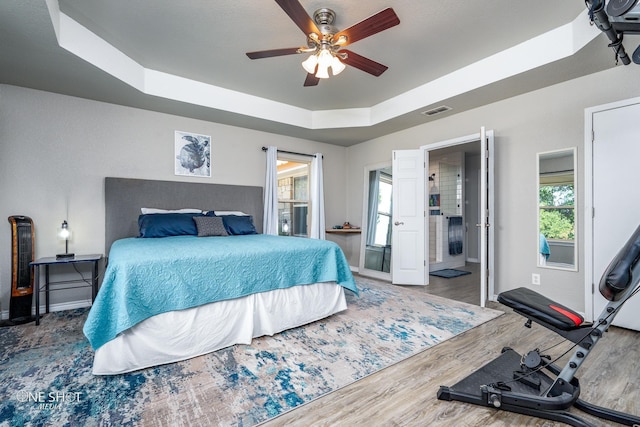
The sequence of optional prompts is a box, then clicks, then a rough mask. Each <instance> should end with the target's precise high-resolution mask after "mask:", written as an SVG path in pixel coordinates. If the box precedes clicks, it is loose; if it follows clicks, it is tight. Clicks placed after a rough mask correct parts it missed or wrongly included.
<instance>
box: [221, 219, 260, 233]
mask: <svg viewBox="0 0 640 427" xmlns="http://www.w3.org/2000/svg"><path fill="white" fill-rule="evenodd" d="M221 218H222V222H223V223H224V228H226V229H227V233H229V234H231V235H240V234H258V232H257V231H256V227H255V226H254V225H253V217H252V216H250V215H243V216H239V215H224V216H222V217H221Z"/></svg>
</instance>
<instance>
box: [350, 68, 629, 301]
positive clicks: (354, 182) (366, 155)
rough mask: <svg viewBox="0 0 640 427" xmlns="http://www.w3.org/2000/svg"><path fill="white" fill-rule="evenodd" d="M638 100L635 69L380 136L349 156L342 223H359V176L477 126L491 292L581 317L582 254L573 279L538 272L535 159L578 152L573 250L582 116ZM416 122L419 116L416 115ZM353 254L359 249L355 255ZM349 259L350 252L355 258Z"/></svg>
mask: <svg viewBox="0 0 640 427" xmlns="http://www.w3.org/2000/svg"><path fill="white" fill-rule="evenodd" d="M637 96H640V68H639V67H638V66H634V65H630V66H618V67H616V68H614V69H612V70H608V71H604V72H601V73H597V74H593V75H590V76H586V77H583V78H580V79H575V80H572V81H569V82H566V83H562V84H558V85H554V86H551V87H548V88H544V89H541V90H538V91H534V92H530V93H527V94H524V95H521V96H517V97H514V98H510V99H507V100H504V101H500V102H496V103H493V104H489V105H486V106H483V107H480V108H476V109H474V110H470V111H467V112H464V113H460V114H455V111H452V112H450V113H447V114H450V115H449V116H448V117H444V118H442V119H439V120H436V121H434V122H431V123H426V124H424V125H420V126H416V127H414V128H411V129H407V130H404V131H401V132H397V133H394V134H392V135H387V136H383V137H380V138H377V139H374V140H371V141H368V142H366V143H362V144H358V145H355V146H352V147H349V148H348V149H347V160H348V164H349V170H348V176H347V181H346V182H347V185H348V188H347V217H348V218H349V219H351V220H352V221H355V220H357V219H359V218H361V217H362V188H363V185H364V183H363V169H364V167H365V165H368V164H375V163H379V162H383V161H388V160H389V159H390V158H391V151H392V150H394V149H415V148H418V147H420V146H423V145H428V144H433V143H436V142H439V141H445V140H449V139H453V138H457V137H461V136H466V135H471V134H476V133H478V132H479V131H480V127H481V126H485V127H486V128H487V129H493V130H494V131H495V164H496V170H495V180H496V182H495V195H496V212H495V222H496V223H495V224H492V225H493V227H494V232H495V236H496V256H495V269H496V271H495V278H496V292H500V291H504V290H507V289H512V288H515V287H518V286H531V285H530V284H531V274H532V273H538V274H540V276H541V285H540V287H538V288H536V289H538V290H539V291H540V292H543V293H544V294H546V295H547V296H549V297H550V298H553V299H557V300H558V301H559V302H561V303H564V304H566V305H568V306H570V307H572V308H574V309H576V310H584V298H585V296H584V270H583V269H584V251H583V250H582V247H580V248H579V250H578V252H579V256H578V268H579V270H578V271H577V272H569V271H559V270H551V269H542V268H539V267H537V265H536V262H537V258H536V247H537V241H538V234H537V231H536V200H537V195H536V179H537V178H536V153H538V152H542V151H551V150H557V149H562V148H568V147H578V174H577V178H578V180H577V183H578V239H579V240H578V242H579V245H582V244H583V238H584V230H583V225H582V224H583V222H584V221H583V216H584V213H583V209H584V168H583V165H584V162H585V159H584V109H585V108H588V107H592V106H595V105H601V104H606V103H609V102H613V101H618V100H622V99H627V98H632V97H637ZM416 114H417V113H416ZM356 250H357V248H356ZM353 256H354V257H355V256H356V255H355V252H354V255H353Z"/></svg>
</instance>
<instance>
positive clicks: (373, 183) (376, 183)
mask: <svg viewBox="0 0 640 427" xmlns="http://www.w3.org/2000/svg"><path fill="white" fill-rule="evenodd" d="M379 193H380V170H375V171H371V172H369V215H368V216H369V218H368V221H367V245H369V246H373V243H374V242H375V241H376V226H377V225H378V194H379Z"/></svg>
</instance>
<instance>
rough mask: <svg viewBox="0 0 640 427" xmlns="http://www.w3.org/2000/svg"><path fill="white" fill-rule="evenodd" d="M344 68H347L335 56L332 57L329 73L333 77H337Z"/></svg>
mask: <svg viewBox="0 0 640 427" xmlns="http://www.w3.org/2000/svg"><path fill="white" fill-rule="evenodd" d="M345 68H347V66H346V65H344V64H343V63H342V61H340V59H338V57H337V56H334V57H333V59H332V60H331V71H332V72H333V75H334V76H337V75H338V74H340V73H341V72H343V71H344V69H345Z"/></svg>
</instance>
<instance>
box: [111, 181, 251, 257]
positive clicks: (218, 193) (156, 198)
mask: <svg viewBox="0 0 640 427" xmlns="http://www.w3.org/2000/svg"><path fill="white" fill-rule="evenodd" d="M104 199H105V220H106V221H105V254H109V249H110V248H111V244H112V243H113V242H114V241H116V240H118V239H122V238H125V237H135V236H137V235H138V233H139V231H138V216H139V215H140V208H161V209H181V208H198V209H202V210H234V211H242V212H245V213H247V214H249V215H253V221H254V224H255V226H256V229H257V230H258V232H259V233H262V214H263V198H262V187H251V186H243V185H226V184H204V183H195V182H175V181H154V180H147V179H131V178H111V177H107V178H105V180H104Z"/></svg>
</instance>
